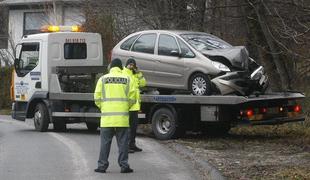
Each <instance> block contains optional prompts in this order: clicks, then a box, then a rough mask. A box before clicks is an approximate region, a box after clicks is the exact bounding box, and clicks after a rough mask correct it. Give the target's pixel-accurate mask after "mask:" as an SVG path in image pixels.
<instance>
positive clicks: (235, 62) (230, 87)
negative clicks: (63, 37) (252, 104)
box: [181, 33, 268, 96]
mask: <svg viewBox="0 0 310 180" xmlns="http://www.w3.org/2000/svg"><path fill="white" fill-rule="evenodd" d="M181 36H182V37H183V38H184V39H185V40H186V41H187V42H188V43H189V44H190V45H191V46H192V47H194V48H195V49H196V50H198V51H199V52H200V53H202V54H203V55H204V56H205V57H207V58H208V59H209V60H211V62H212V65H213V66H214V67H215V68H217V69H219V70H220V71H221V72H220V74H218V75H216V76H213V77H211V78H210V80H211V82H212V85H213V92H215V93H217V94H221V95H228V94H237V95H242V96H247V95H250V94H263V93H264V92H265V90H266V89H267V87H268V76H267V75H266V73H265V71H264V68H263V66H260V65H258V64H257V63H256V62H255V61H254V60H253V59H252V58H250V57H249V53H248V51H247V49H246V48H245V47H244V46H231V45H230V44H228V43H227V42H225V41H223V40H221V39H219V38H217V37H215V36H213V35H209V34H205V33H203V34H186V35H185V34H184V35H181Z"/></svg>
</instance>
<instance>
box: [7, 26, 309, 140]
mask: <svg viewBox="0 0 310 180" xmlns="http://www.w3.org/2000/svg"><path fill="white" fill-rule="evenodd" d="M48 28H49V29H51V30H53V28H54V29H57V30H59V29H60V28H56V27H48ZM72 29H77V28H76V27H74V28H72ZM101 49H102V42H101V37H100V35H99V34H96V33H84V32H56V33H42V34H35V35H29V36H24V37H23V39H22V43H20V44H19V45H18V46H17V49H16V52H17V56H16V57H17V58H16V60H15V71H14V72H13V75H12V87H11V98H12V100H13V104H12V117H13V119H17V120H22V121H24V120H25V119H26V118H33V119H34V126H35V129H36V130H37V131H41V132H44V131H47V130H48V126H49V124H50V123H53V125H54V129H55V130H64V129H66V124H68V123H81V122H85V123H86V125H87V128H88V129H89V130H91V131H95V130H97V128H98V125H99V119H100V115H101V114H100V112H99V110H98V109H97V108H96V107H95V105H94V102H93V101H94V100H93V93H92V92H93V91H94V87H95V85H96V79H98V77H99V75H100V74H102V73H103V72H105V71H106V66H104V64H103V61H102V59H103V56H102V51H101ZM304 97H305V96H304V95H303V94H302V93H299V92H277V93H275V92H274V93H268V94H264V95H259V96H256V95H253V96H248V97H245V96H237V95H230V96H222V95H211V96H193V95H186V94H172V95H158V94H142V95H141V98H142V104H141V112H140V113H139V119H140V120H141V121H140V122H141V123H151V124H152V130H153V133H154V135H155V137H156V138H158V139H161V140H167V139H171V138H175V137H178V136H180V135H182V134H184V133H185V132H186V131H189V130H191V131H203V132H205V133H216V134H222V133H226V132H228V131H229V129H230V128H231V127H233V126H236V125H240V124H248V125H273V124H282V123H286V122H296V121H303V120H304V119H305V117H304V114H303V112H302V107H301V105H300V101H301V100H302V99H303V98H304Z"/></svg>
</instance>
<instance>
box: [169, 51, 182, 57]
mask: <svg viewBox="0 0 310 180" xmlns="http://www.w3.org/2000/svg"><path fill="white" fill-rule="evenodd" d="M170 55H171V56H176V57H180V55H181V54H180V53H179V51H175V50H172V51H171V52H170Z"/></svg>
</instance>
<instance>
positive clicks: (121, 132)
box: [98, 127, 129, 170]
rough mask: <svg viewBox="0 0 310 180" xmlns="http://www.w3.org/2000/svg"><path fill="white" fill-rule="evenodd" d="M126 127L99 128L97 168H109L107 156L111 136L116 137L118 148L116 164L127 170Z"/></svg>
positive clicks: (127, 131) (127, 132) (127, 130)
mask: <svg viewBox="0 0 310 180" xmlns="http://www.w3.org/2000/svg"><path fill="white" fill-rule="evenodd" d="M128 134H129V128H128V127H101V129H100V136H101V146H100V154H99V160H98V168H100V169H104V170H105V169H107V168H108V167H109V161H108V159H109V154H110V149H111V143H112V139H113V136H114V135H115V136H116V141H117V146H118V153H119V155H118V164H119V166H120V167H121V168H129V165H128Z"/></svg>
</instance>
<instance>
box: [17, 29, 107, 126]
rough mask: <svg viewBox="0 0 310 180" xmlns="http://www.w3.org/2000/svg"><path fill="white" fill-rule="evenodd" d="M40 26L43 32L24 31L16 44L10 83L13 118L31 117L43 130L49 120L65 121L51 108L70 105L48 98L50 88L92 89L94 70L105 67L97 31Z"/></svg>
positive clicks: (79, 90) (56, 90) (87, 90)
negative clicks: (56, 116) (30, 33)
mask: <svg viewBox="0 0 310 180" xmlns="http://www.w3.org/2000/svg"><path fill="white" fill-rule="evenodd" d="M42 30H43V31H44V32H46V33H40V34H34V35H26V36H24V37H23V38H22V40H21V42H20V43H19V44H18V45H17V46H16V59H15V63H14V66H15V72H14V73H13V84H12V98H13V104H12V109H13V111H12V116H13V118H15V119H18V120H25V118H33V117H34V121H35V122H34V124H35V127H36V129H37V130H39V131H45V130H46V129H47V128H48V122H53V123H54V126H55V127H56V128H64V122H63V121H62V120H57V118H53V117H52V114H51V111H53V110H55V109H57V108H58V109H59V108H61V109H63V108H64V106H68V107H66V108H68V109H72V108H70V107H69V106H71V104H70V102H66V103H65V104H64V103H59V102H56V101H50V100H49V94H50V93H51V92H56V93H59V92H64V93H65V92H88V93H91V92H92V91H93V88H94V82H95V77H96V74H98V73H102V72H103V71H104V69H105V68H103V63H104V61H103V55H102V43H101V36H100V34H97V33H86V32H77V31H79V27H77V26H73V27H59V26H45V27H43V29H42ZM68 30H69V31H68ZM56 104H57V105H56ZM92 110H93V109H92ZM43 116H44V117H43ZM42 118H47V122H44V121H43V120H42ZM57 121H59V122H57ZM89 126H92V125H89ZM93 126H95V125H93Z"/></svg>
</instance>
